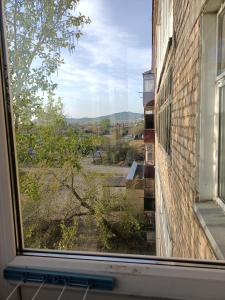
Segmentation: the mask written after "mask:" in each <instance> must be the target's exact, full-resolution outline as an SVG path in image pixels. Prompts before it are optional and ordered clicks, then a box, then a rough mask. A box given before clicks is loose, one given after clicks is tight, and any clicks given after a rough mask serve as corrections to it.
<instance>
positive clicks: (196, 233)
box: [152, 0, 225, 260]
mask: <svg viewBox="0 0 225 300" xmlns="http://www.w3.org/2000/svg"><path fill="white" fill-rule="evenodd" d="M223 2H224V1H217V0H216V1H215V0H208V1H205V0H194V1H193V0H161V1H160V0H154V1H153V60H152V61H153V62H152V69H153V70H154V71H155V77H156V90H155V99H156V104H155V114H156V121H155V124H156V141H155V157H156V178H155V181H156V247H157V255H159V256H160V255H162V256H174V257H184V258H197V259H209V260H214V259H223V258H224V256H225V251H224V250H225V247H224V244H225V215H224V207H223V203H222V201H220V199H219V198H221V197H218V191H217V189H216V188H214V187H215V184H216V185H218V168H219V167H218V155H217V154H218V152H215V149H218V147H219V146H218V145H219V143H220V140H219V134H218V124H217V123H218V120H217V119H216V118H217V117H218V115H219V114H218V113H216V112H218V111H217V110H218V107H217V108H216V106H215V103H217V102H218V101H220V100H217V97H220V96H218V92H217V90H218V89H219V87H218V86H217V85H215V81H216V78H217V75H218V73H217V72H216V69H217V66H218V52H217V51H218V50H217V49H218V43H221V44H222V46H221V47H222V49H223V37H224V36H223V34H224V31H225V28H224V24H225V23H222V25H221V28H219V29H218V26H220V25H218V24H220V23H219V22H218V18H220V17H221V16H222V18H224V17H223V16H224V5H223ZM222 22H223V21H222ZM210 30H211V31H212V30H214V31H213V32H210ZM221 31H222V38H221V39H222V42H221V39H220V38H219V37H218V34H219V33H218V32H221ZM223 51H224V50H222V54H224V52H223ZM222 60H223V59H222ZM214 71H215V72H214ZM210 86H211V88H209V87H210ZM207 89H209V90H207ZM206 92H207V95H205V96H204V93H206ZM207 99H208V100H207ZM210 99H211V100H210ZM207 101H208V102H209V103H211V104H210V105H211V106H212V107H210V105H208V102H207ZM212 103H213V104H212ZM220 131H221V130H220ZM213 145H214V149H213ZM213 151H214V152H213ZM213 153H214V155H213ZM215 153H216V154H215ZM213 157H214V158H213ZM216 174H217V175H216ZM216 182H217V183H216ZM223 229H224V231H223ZM223 232H224V234H222V233H223ZM223 235H224V238H223Z"/></svg>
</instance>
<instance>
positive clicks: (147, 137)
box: [144, 129, 155, 143]
mask: <svg viewBox="0 0 225 300" xmlns="http://www.w3.org/2000/svg"><path fill="white" fill-rule="evenodd" d="M144 142H145V143H155V129H145V131H144Z"/></svg>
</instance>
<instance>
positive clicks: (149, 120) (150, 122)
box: [145, 114, 154, 129]
mask: <svg viewBox="0 0 225 300" xmlns="http://www.w3.org/2000/svg"><path fill="white" fill-rule="evenodd" d="M145 129H154V114H146V116H145Z"/></svg>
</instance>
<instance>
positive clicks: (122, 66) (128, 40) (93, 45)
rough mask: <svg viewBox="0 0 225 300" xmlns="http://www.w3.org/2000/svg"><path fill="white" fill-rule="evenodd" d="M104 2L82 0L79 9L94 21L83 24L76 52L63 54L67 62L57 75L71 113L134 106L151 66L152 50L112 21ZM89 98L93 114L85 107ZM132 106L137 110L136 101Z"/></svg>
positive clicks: (85, 112) (102, 112)
mask: <svg viewBox="0 0 225 300" xmlns="http://www.w3.org/2000/svg"><path fill="white" fill-rule="evenodd" d="M103 1H105V0H81V2H80V4H79V6H78V11H80V12H81V13H82V14H85V15H86V16H89V17H90V19H91V20H92V22H91V24H90V25H86V26H84V28H83V33H84V35H83V36H82V37H81V39H80V40H79V42H78V45H77V49H76V51H75V53H74V54H72V55H69V54H68V53H64V60H65V64H64V65H62V66H61V67H60V70H59V72H58V76H57V77H56V76H55V77H54V79H55V80H56V81H57V82H58V84H59V89H58V93H59V95H60V96H61V97H63V101H64V103H65V110H66V111H67V112H70V115H71V114H77V113H78V114H79V113H80V114H81V115H80V116H83V115H84V114H86V115H88V114H89V115H92V114H94V110H95V109H96V115H97V114H98V113H99V114H105V113H106V111H104V110H107V109H112V110H115V109H116V107H115V104H116V105H117V106H118V109H120V110H126V108H128V107H132V104H131V103H130V102H132V101H133V102H134V101H136V99H138V94H137V93H138V92H139V91H140V89H141V88H142V82H141V73H142V72H143V71H145V70H146V69H147V68H149V65H150V49H145V48H141V47H140V46H139V45H138V42H137V37H136V36H134V35H133V34H132V33H131V32H126V31H124V30H123V29H122V28H120V27H118V26H117V25H116V23H115V24H114V23H113V24H111V23H110V22H109V19H110V18H109V15H108V14H109V13H110V12H108V11H106V9H105V7H106V6H105V5H103ZM110 1H111V0H110ZM128 89H129V91H128ZM131 93H132V94H133V95H131ZM128 96H129V99H128ZM88 97H89V102H90V101H92V105H90V106H89V108H90V107H92V110H93V111H91V112H90V113H89V111H88V109H87V107H85V101H86V100H87V98H88ZM81 99H83V100H82V101H81ZM99 99H100V100H99ZM118 99H119V101H118ZM104 101H105V102H104ZM137 101H138V100H137ZM71 102H72V103H73V106H71ZM77 102H79V107H77V108H75V106H76V105H77ZM96 103H98V104H96ZM96 105H98V108H97V106H96ZM133 107H135V109H136V107H137V105H136V103H135V105H133ZM112 112H113V111H112Z"/></svg>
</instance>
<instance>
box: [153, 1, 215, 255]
mask: <svg viewBox="0 0 225 300" xmlns="http://www.w3.org/2000/svg"><path fill="white" fill-rule="evenodd" d="M191 2H192V0H174V3H173V14H174V25H173V28H174V36H173V46H172V48H171V50H170V53H169V55H168V58H167V61H166V65H165V71H164V73H166V70H167V69H168V68H169V66H170V65H171V64H172V66H173V92H172V125H171V155H170V156H168V155H167V154H166V153H165V151H164V149H163V148H162V146H161V145H160V144H159V143H158V140H157V139H156V150H155V151H156V153H155V155H156V165H157V168H158V170H159V175H160V178H161V187H160V186H157V187H156V188H157V189H159V188H161V189H162V191H163V195H164V200H165V203H166V206H167V214H168V216H167V220H168V222H169V224H168V225H169V228H170V232H171V237H172V244H173V247H172V255H173V256H176V257H185V258H201V259H203V258H204V259H215V258H216V257H215V255H214V253H213V250H212V249H211V247H210V244H209V242H208V240H207V238H206V236H205V234H204V232H203V230H202V229H201V227H200V225H199V223H198V221H197V219H196V217H195V214H194V212H193V209H192V206H193V203H194V202H195V201H196V199H197V198H198V192H197V181H198V150H197V139H198V126H197V124H198V109H199V100H200V52H201V39H200V38H201V37H200V19H199V18H197V19H196V20H195V22H193V24H191V22H190V19H191V15H192V14H194V13H195V14H196V11H195V12H194V11H193V9H192V5H191ZM153 28H154V27H153ZM164 78H165V75H163V76H162V82H161V85H160V86H162V84H163V79H164ZM159 93H160V90H159ZM159 93H158V94H157V96H156V102H157V98H158V95H159ZM156 107H157V105H156ZM156 185H159V182H156ZM156 201H157V199H156ZM156 206H157V205H156ZM159 242H160V241H159Z"/></svg>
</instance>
